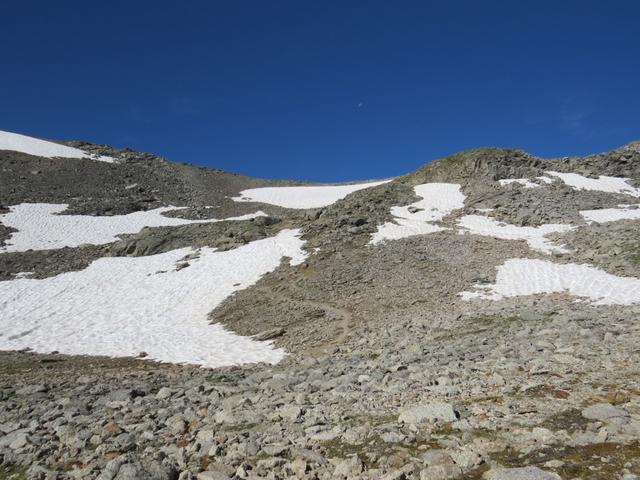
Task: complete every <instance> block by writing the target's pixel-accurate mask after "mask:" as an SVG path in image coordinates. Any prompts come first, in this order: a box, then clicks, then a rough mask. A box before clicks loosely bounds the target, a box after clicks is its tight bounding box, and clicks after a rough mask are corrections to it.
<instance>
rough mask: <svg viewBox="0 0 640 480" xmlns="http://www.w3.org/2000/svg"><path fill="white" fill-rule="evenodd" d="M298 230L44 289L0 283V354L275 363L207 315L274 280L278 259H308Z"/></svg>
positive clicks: (137, 263) (34, 283)
mask: <svg viewBox="0 0 640 480" xmlns="http://www.w3.org/2000/svg"><path fill="white" fill-rule="evenodd" d="M303 245H304V241H303V240H301V239H300V238H299V231H298V230H283V231H281V232H280V233H278V235H276V236H275V237H271V238H267V239H263V240H257V241H255V242H251V243H249V244H247V245H244V246H242V247H238V248H236V249H234V250H229V251H226V252H217V251H215V249H213V248H208V247H205V248H202V249H200V250H199V251H198V253H199V256H198V258H195V259H189V260H188V263H189V265H188V266H186V267H184V268H180V269H176V262H178V261H180V260H183V259H184V257H185V256H186V255H189V254H192V253H194V250H193V249H191V248H183V249H178V250H173V251H171V252H167V253H162V254H159V255H152V256H147V257H133V258H132V257H116V258H101V259H98V260H96V261H94V262H93V263H92V264H91V265H89V266H88V267H87V268H86V269H84V270H82V271H79V272H69V273H64V274H61V275H58V276H56V277H52V278H46V279H42V280H35V279H19V280H10V281H4V282H0V298H2V302H0V331H1V332H2V335H0V349H2V350H20V349H23V348H30V349H33V350H34V351H36V352H41V353H48V352H51V351H53V350H57V351H60V352H62V353H65V354H70V355H106V356H114V357H120V356H136V355H138V354H139V353H140V352H143V351H144V352H146V353H147V354H148V355H149V358H151V359H155V360H160V361H166V362H173V363H183V362H184V363H191V364H197V365H202V366H205V367H222V366H227V365H235V364H240V363H252V362H269V363H275V362H278V361H279V360H281V359H282V358H283V356H284V355H285V352H284V351H283V350H282V349H276V348H274V347H273V346H272V344H271V342H259V341H255V340H252V339H251V338H247V337H241V336H239V335H236V334H234V333H232V332H230V331H227V330H225V329H224V328H223V327H222V326H221V325H218V324H214V325H211V324H209V322H208V319H207V315H208V313H209V312H211V311H212V310H213V309H214V308H215V307H216V306H217V305H219V304H220V303H221V302H222V301H223V300H224V299H225V298H226V297H228V296H229V295H231V294H232V293H233V292H235V291H238V290H241V289H244V288H247V287H249V286H250V285H252V284H254V283H255V282H257V281H258V280H259V279H260V277H261V276H262V275H264V274H265V273H268V272H270V271H273V270H274V269H275V268H276V267H277V266H278V265H279V264H280V262H281V259H282V257H289V258H290V263H291V264H293V265H298V264H300V263H302V262H303V261H304V259H305V258H306V253H305V252H304V251H303V250H302V246H303Z"/></svg>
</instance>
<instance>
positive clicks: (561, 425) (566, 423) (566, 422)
mask: <svg viewBox="0 0 640 480" xmlns="http://www.w3.org/2000/svg"><path fill="white" fill-rule="evenodd" d="M589 423H590V420H588V419H586V418H584V417H583V416H582V412H581V411H580V410H578V409H576V408H572V409H570V410H565V411H563V412H560V413H557V414H555V415H552V416H550V417H548V418H547V419H546V420H545V421H544V422H542V424H541V425H540V426H541V427H544V428H548V429H550V430H566V431H568V432H570V433H571V432H575V431H578V430H584V427H586V426H587V425H588V424H589Z"/></svg>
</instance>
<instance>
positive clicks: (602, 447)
mask: <svg viewBox="0 0 640 480" xmlns="http://www.w3.org/2000/svg"><path fill="white" fill-rule="evenodd" d="M491 458H492V460H494V461H496V462H498V463H499V464H501V465H503V466H505V467H521V466H526V465H536V466H539V467H544V464H545V463H547V462H549V461H550V460H559V461H560V462H562V466H560V467H558V468H557V469H556V472H557V473H558V474H559V475H560V476H561V477H562V478H580V479H582V480H605V479H611V478H618V477H619V476H620V473H621V472H622V470H624V469H628V470H629V471H630V472H631V473H633V474H636V475H637V474H639V473H640V443H637V442H636V443H633V444H629V445H622V444H619V443H610V442H606V443H594V444H590V445H583V446H577V447H549V448H545V449H542V450H537V451H533V452H531V453H528V454H523V453H520V452H518V451H517V450H514V449H512V448H507V449H506V450H503V451H502V452H497V453H492V454H491Z"/></svg>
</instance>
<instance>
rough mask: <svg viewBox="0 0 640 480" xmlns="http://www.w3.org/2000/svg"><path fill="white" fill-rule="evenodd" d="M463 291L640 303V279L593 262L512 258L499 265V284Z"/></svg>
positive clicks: (483, 296) (482, 294)
mask: <svg viewBox="0 0 640 480" xmlns="http://www.w3.org/2000/svg"><path fill="white" fill-rule="evenodd" d="M475 288H476V291H473V292H462V293H461V294H460V296H461V297H462V298H463V299H464V300H472V299H475V298H480V299H487V300H501V299H503V298H505V297H519V296H524V295H535V294H541V293H562V292H568V293H570V294H571V295H574V296H576V297H581V298H583V299H585V300H588V301H590V302H591V303H593V304H594V305H630V304H634V303H640V279H638V278H634V277H618V276H616V275H611V274H609V273H606V272H604V271H602V270H600V269H598V268H595V267H592V266H590V265H577V264H572V263H570V264H558V263H553V262H550V261H546V260H535V259H530V258H513V259H511V260H507V261H506V262H505V263H504V264H503V265H501V266H500V267H498V271H497V275H496V283H495V284H493V285H476V287H475Z"/></svg>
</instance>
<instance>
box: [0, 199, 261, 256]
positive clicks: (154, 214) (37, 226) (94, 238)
mask: <svg viewBox="0 0 640 480" xmlns="http://www.w3.org/2000/svg"><path fill="white" fill-rule="evenodd" d="M67 206H68V205H66V204H51V203H21V204H20V205H14V206H12V207H10V211H9V213H5V214H2V215H0V223H2V224H4V225H6V226H9V227H13V228H15V229H17V230H18V231H17V232H13V233H12V234H11V237H10V238H9V239H8V240H6V241H5V247H3V248H0V253H1V252H24V251H26V250H30V249H32V250H49V249H56V248H63V247H77V246H79V245H82V244H85V243H90V244H93V245H102V244H105V243H111V242H114V241H116V240H118V237H117V236H118V235H121V234H126V233H137V232H139V231H140V230H141V229H142V228H144V227H164V226H175V225H186V224H189V223H209V222H221V221H224V220H249V219H251V218H255V217H260V216H265V215H266V214H265V213H263V212H256V213H251V214H247V215H241V216H239V217H231V218H226V219H223V220H216V219H207V220H185V219H182V218H171V217H165V216H164V215H162V213H163V212H170V211H172V210H179V208H176V207H161V208H156V209H154V210H148V211H144V212H133V213H129V214H127V215H114V216H109V217H105V216H100V217H94V216H91V215H56V214H58V213H61V212H63V211H64V210H66V209H67Z"/></svg>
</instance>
